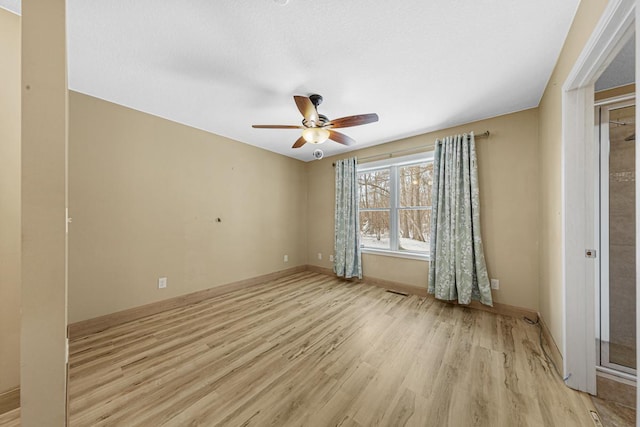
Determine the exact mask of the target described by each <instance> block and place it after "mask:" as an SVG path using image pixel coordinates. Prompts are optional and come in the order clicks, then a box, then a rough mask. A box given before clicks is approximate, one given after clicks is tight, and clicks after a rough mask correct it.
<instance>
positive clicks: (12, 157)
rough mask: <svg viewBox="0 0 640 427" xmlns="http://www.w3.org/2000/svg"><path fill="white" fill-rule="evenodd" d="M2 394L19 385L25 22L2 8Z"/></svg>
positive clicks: (0, 333)
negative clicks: (22, 38)
mask: <svg viewBox="0 0 640 427" xmlns="http://www.w3.org/2000/svg"><path fill="white" fill-rule="evenodd" d="M0 70H2V78H0V393H2V392H5V391H7V390H11V389H13V388H16V387H18V385H20V246H21V245H20V17H19V16H17V15H14V14H13V13H10V12H7V11H6V10H4V9H0Z"/></svg>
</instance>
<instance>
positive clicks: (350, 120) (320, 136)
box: [253, 95, 378, 148]
mask: <svg viewBox="0 0 640 427" xmlns="http://www.w3.org/2000/svg"><path fill="white" fill-rule="evenodd" d="M293 100H294V101H295V102H296V106H297V107H298V110H300V113H302V117H303V119H302V125H298V126H296V125H253V127H254V128H257V129H302V136H300V138H298V140H297V141H296V142H295V143H294V144H293V147H292V148H300V147H302V146H303V145H304V144H306V143H307V142H309V143H311V144H322V143H323V142H325V141H326V140H327V139H331V140H332V141H335V142H339V143H340V144H344V145H351V144H354V143H355V141H354V140H353V139H352V138H350V137H348V136H347V135H345V134H343V133H340V132H336V131H335V130H333V129H336V128H348V127H352V126H360V125H365V124H367V123H373V122H377V121H378V115H377V114H376V113H371V114H358V115H355V116H347V117H341V118H339V119H335V120H329V118H328V117H327V116H325V115H323V114H319V113H318V105H320V104H321V103H322V96H320V95H311V96H309V97H306V96H298V95H294V97H293Z"/></svg>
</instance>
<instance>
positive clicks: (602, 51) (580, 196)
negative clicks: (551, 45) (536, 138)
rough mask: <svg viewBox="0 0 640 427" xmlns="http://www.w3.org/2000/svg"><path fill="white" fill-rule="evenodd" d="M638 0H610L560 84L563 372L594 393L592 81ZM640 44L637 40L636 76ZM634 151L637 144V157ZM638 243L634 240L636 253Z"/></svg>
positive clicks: (629, 29) (620, 40)
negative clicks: (590, 252) (590, 251)
mask: <svg viewBox="0 0 640 427" xmlns="http://www.w3.org/2000/svg"><path fill="white" fill-rule="evenodd" d="M637 2H640V0H610V1H609V3H608V4H607V7H606V8H605V10H604V12H603V14H602V16H601V18H600V21H599V22H598V24H597V26H596V28H595V29H594V31H593V33H592V35H591V37H590V38H589V40H588V42H587V44H586V45H585V47H584V49H583V51H582V53H581V54H580V56H579V57H578V59H577V61H576V63H575V64H574V66H573V69H572V70H571V73H570V74H569V76H568V77H567V79H566V81H565V83H564V85H563V88H562V89H563V90H562V125H563V126H562V127H563V132H562V133H563V135H562V158H561V163H562V172H561V175H562V266H563V277H562V289H563V306H564V318H563V340H562V348H563V355H564V358H563V372H564V374H563V375H564V378H565V383H566V384H567V385H568V386H569V387H571V388H575V389H578V390H582V391H586V392H588V393H591V394H595V393H596V333H595V319H596V304H595V301H596V290H597V286H596V285H597V284H598V282H599V271H598V262H597V260H596V259H594V258H587V257H586V256H585V250H586V249H596V248H598V244H599V241H598V240H599V237H598V233H599V224H598V222H599V218H598V210H599V200H598V186H599V182H598V181H599V170H598V162H599V160H598V157H599V150H598V145H597V141H596V140H595V135H594V131H593V130H594V126H595V123H594V105H595V101H594V84H595V82H596V80H597V79H598V77H599V76H600V75H601V74H602V72H603V71H604V70H605V68H606V67H607V66H608V65H609V64H610V63H611V61H612V60H613V58H614V57H615V56H616V55H617V53H618V52H619V51H620V49H621V48H622V47H623V45H624V42H625V41H627V40H628V39H629V38H630V37H632V36H633V35H634V34H635V33H636V31H635V27H636V21H637V20H636V13H637V11H638V8H637V7H636V3H637ZM639 47H640V46H639V45H638V43H636V81H638V78H637V77H638V60H639V56H640V55H638V48H639ZM637 114H638V113H637V112H636V115H637ZM636 121H637V118H636ZM638 153H640V150H638V152H637V153H636V156H637V157H638V156H639V154H638ZM636 162H638V160H637V159H636ZM636 194H638V184H637V183H636ZM637 204H638V197H636V215H638V213H639V212H640V209H638V208H637ZM636 241H638V230H637V229H636ZM637 249H638V246H636V259H638V250H637ZM596 254H597V253H596ZM636 262H637V261H636ZM639 296H640V293H639ZM636 306H638V303H637V302H636ZM636 312H637V311H636ZM636 323H638V319H636ZM638 403H640V401H639V402H638Z"/></svg>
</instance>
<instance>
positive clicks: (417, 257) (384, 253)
mask: <svg viewBox="0 0 640 427" xmlns="http://www.w3.org/2000/svg"><path fill="white" fill-rule="evenodd" d="M360 252H362V253H363V254H371V255H382V256H391V257H396V258H407V259H415V260H419V261H429V255H428V254H421V253H419V252H404V251H403V252H399V251H391V250H385V249H371V248H360Z"/></svg>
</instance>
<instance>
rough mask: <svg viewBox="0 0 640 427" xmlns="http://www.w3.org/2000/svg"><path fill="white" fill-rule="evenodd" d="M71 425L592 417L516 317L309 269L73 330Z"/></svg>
mask: <svg viewBox="0 0 640 427" xmlns="http://www.w3.org/2000/svg"><path fill="white" fill-rule="evenodd" d="M69 392H70V411H71V412H70V417H71V425H72V426H161V425H164V426H197V425H202V426H214V425H221V426H300V425H304V426H335V425H339V426H373V425H384V426H403V425H407V426H456V427H458V426H591V425H593V422H592V421H591V418H590V414H589V410H592V409H593V405H592V403H591V401H590V399H589V397H588V396H587V395H585V394H582V393H578V392H575V391H573V390H571V389H569V388H567V387H565V386H564V384H563V383H562V381H561V380H560V379H559V378H558V377H557V376H556V374H555V373H554V371H553V368H551V367H550V366H548V364H547V363H546V361H545V360H544V356H543V355H542V352H541V350H540V347H539V345H538V330H537V328H536V327H535V326H531V325H528V324H526V323H525V322H523V321H522V320H520V319H516V318H511V317H504V316H499V315H495V314H492V313H487V312H483V311H479V310H471V309H468V308H464V307H460V306H453V305H449V304H445V303H442V302H439V301H435V300H433V299H431V298H421V297H417V296H409V297H404V296H400V295H397V294H392V293H388V292H385V291H384V290H383V289H380V288H377V287H375V286H371V285H366V284H356V283H351V282H346V281H342V280H339V279H336V278H333V277H329V276H326V275H322V274H317V273H312V272H303V273H298V274H295V275H292V276H289V277H286V278H281V279H278V280H274V281H271V282H268V283H265V284H264V285H261V286H257V287H253V288H250V289H244V290H239V291H235V292H232V293H229V294H226V295H222V296H218V297H215V298H212V299H209V300H206V301H203V302H200V303H198V304H194V305H191V306H189V307H184V308H178V309H173V310H169V311H166V312H164V313H160V314H157V315H153V316H149V317H146V318H144V319H140V320H137V321H133V322H130V323H127V324H124V325H120V326H117V327H113V328H111V329H107V330H105V331H102V332H100V333H96V334H93V335H90V336H87V337H85V338H81V339H76V340H74V341H73V342H72V343H71V348H70V383H69Z"/></svg>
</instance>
